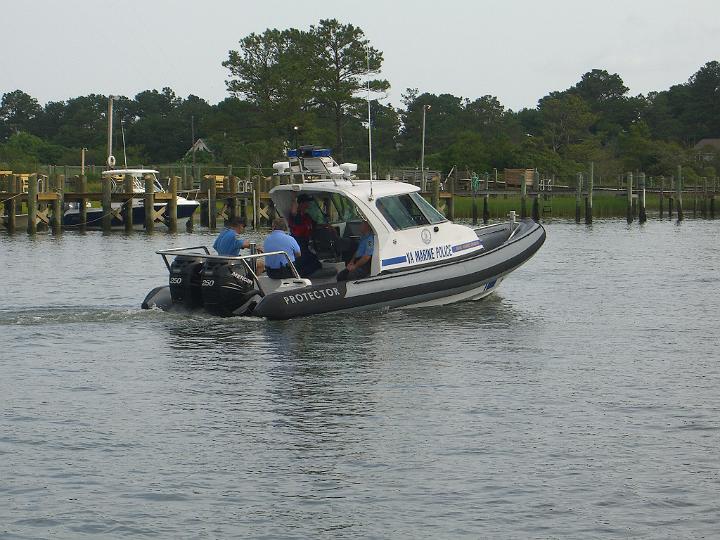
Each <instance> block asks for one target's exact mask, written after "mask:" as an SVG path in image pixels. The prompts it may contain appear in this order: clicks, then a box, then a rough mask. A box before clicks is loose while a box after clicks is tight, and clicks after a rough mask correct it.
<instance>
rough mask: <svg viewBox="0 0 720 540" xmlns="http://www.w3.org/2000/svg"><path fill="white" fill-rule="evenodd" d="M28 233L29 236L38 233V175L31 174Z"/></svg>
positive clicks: (28, 197) (28, 194)
mask: <svg viewBox="0 0 720 540" xmlns="http://www.w3.org/2000/svg"><path fill="white" fill-rule="evenodd" d="M27 209H28V213H27V216H28V219H27V232H28V234H35V233H37V210H38V202H37V174H31V175H30V178H28V192H27Z"/></svg>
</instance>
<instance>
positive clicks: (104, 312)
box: [0, 306, 167, 326]
mask: <svg viewBox="0 0 720 540" xmlns="http://www.w3.org/2000/svg"><path fill="white" fill-rule="evenodd" d="M161 317H164V318H166V317H167V314H166V313H162V312H161V311H160V310H143V309H140V308H134V307H126V308H122V307H120V308H115V309H108V308H100V307H98V308H87V307H80V306H53V307H41V308H38V307H33V308H24V307H16V308H13V307H5V308H3V309H0V326H43V325H67V324H78V323H121V322H127V321H132V320H143V321H147V320H151V319H153V318H157V319H160V318H161Z"/></svg>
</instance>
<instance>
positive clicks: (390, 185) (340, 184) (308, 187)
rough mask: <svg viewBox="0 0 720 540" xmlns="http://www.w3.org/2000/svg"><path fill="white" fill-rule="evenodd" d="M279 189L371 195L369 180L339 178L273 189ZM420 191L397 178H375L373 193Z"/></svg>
mask: <svg viewBox="0 0 720 540" xmlns="http://www.w3.org/2000/svg"><path fill="white" fill-rule="evenodd" d="M272 191H273V192H277V191H292V192H294V193H312V192H330V193H346V194H350V195H353V196H355V197H357V198H359V199H360V198H368V197H370V181H369V180H353V181H352V183H351V182H350V181H349V180H344V179H338V180H337V185H336V182H333V181H332V180H323V181H314V182H307V183H305V184H284V185H281V186H277V187H275V188H273V189H272ZM413 191H420V188H419V187H418V186H414V185H412V184H407V183H405V182H398V181H396V180H373V182H372V194H373V198H375V199H377V198H378V197H385V196H386V195H402V194H405V193H412V192H413Z"/></svg>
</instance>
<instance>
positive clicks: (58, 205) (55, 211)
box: [50, 175, 65, 235]
mask: <svg viewBox="0 0 720 540" xmlns="http://www.w3.org/2000/svg"><path fill="white" fill-rule="evenodd" d="M64 187H65V177H64V176H63V175H55V186H54V189H53V191H54V192H55V199H54V200H53V201H51V202H50V205H51V207H52V222H51V227H52V232H53V234H55V235H57V234H60V233H61V232H62V221H63V190H64Z"/></svg>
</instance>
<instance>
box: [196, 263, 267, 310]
mask: <svg viewBox="0 0 720 540" xmlns="http://www.w3.org/2000/svg"><path fill="white" fill-rule="evenodd" d="M201 278H202V279H201V284H202V296H203V301H204V304H205V309H206V310H207V311H209V312H210V313H212V314H213V315H220V316H221V317H232V316H233V315H247V314H249V313H251V312H252V310H253V309H255V306H256V305H257V304H258V302H259V301H260V299H261V297H262V295H261V293H260V291H259V290H257V289H256V288H255V281H254V280H253V277H252V275H251V274H250V273H249V272H248V269H247V267H246V266H245V264H243V263H242V262H239V261H238V262H235V261H206V262H205V266H204V267H203V271H202V275H201Z"/></svg>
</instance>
